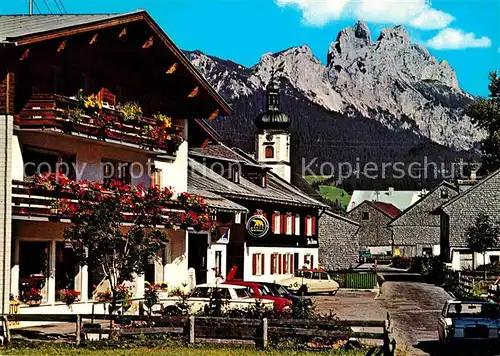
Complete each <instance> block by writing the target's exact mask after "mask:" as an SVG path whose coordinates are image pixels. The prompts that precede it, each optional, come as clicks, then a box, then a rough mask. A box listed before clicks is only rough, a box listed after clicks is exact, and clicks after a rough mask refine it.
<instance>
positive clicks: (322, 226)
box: [319, 211, 360, 270]
mask: <svg viewBox="0 0 500 356" xmlns="http://www.w3.org/2000/svg"><path fill="white" fill-rule="evenodd" d="M358 230H359V225H358V224H357V223H356V222H355V221H351V220H349V219H347V218H345V217H343V216H339V215H336V214H334V213H332V212H329V211H326V212H325V214H323V216H322V217H321V218H320V219H319V262H320V263H321V265H322V266H323V267H324V268H326V269H327V270H338V269H344V268H350V267H356V266H357V265H358V262H359V248H360V245H359V241H358V236H357V232H358Z"/></svg>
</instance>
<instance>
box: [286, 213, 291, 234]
mask: <svg viewBox="0 0 500 356" xmlns="http://www.w3.org/2000/svg"><path fill="white" fill-rule="evenodd" d="M292 219H293V215H292V213H287V214H286V227H285V229H286V230H285V231H286V234H287V235H291V234H292V225H293V220H292Z"/></svg>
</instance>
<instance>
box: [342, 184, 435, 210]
mask: <svg viewBox="0 0 500 356" xmlns="http://www.w3.org/2000/svg"><path fill="white" fill-rule="evenodd" d="M426 193H427V191H425V190H394V188H389V189H387V190H355V191H354V192H353V193H352V195H351V200H350V201H349V205H348V206H347V212H350V211H351V210H353V209H354V208H355V207H356V206H358V205H359V204H361V203H363V202H364V201H379V202H382V203H388V204H392V205H394V206H395V207H396V208H398V209H399V210H401V211H403V210H405V209H407V208H408V207H409V206H411V205H412V204H414V203H415V202H417V201H418V200H419V199H420V198H422V196H424V195H425V194H426Z"/></svg>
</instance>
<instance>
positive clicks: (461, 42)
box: [427, 28, 491, 49]
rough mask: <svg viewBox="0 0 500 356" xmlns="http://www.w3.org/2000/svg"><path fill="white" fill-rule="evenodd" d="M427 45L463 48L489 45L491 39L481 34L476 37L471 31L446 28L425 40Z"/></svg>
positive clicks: (436, 47)
mask: <svg viewBox="0 0 500 356" xmlns="http://www.w3.org/2000/svg"><path fill="white" fill-rule="evenodd" d="M427 46H429V47H430V48H434V49H465V48H486V47H491V40H490V39H489V38H488V37H486V36H483V37H481V38H476V35H475V34H474V33H472V32H467V33H466V32H464V31H462V30H459V29H453V28H446V29H444V30H442V31H440V32H439V33H438V34H437V35H436V36H435V37H433V38H431V39H430V40H429V41H427Z"/></svg>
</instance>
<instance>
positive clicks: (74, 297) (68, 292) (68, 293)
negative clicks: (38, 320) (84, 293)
mask: <svg viewBox="0 0 500 356" xmlns="http://www.w3.org/2000/svg"><path fill="white" fill-rule="evenodd" d="M59 296H60V298H61V301H62V302H64V303H66V305H67V306H68V307H69V306H71V305H72V304H73V303H75V302H77V301H79V300H80V298H79V297H80V292H78V291H77V290H74V289H62V290H60V291H59Z"/></svg>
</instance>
